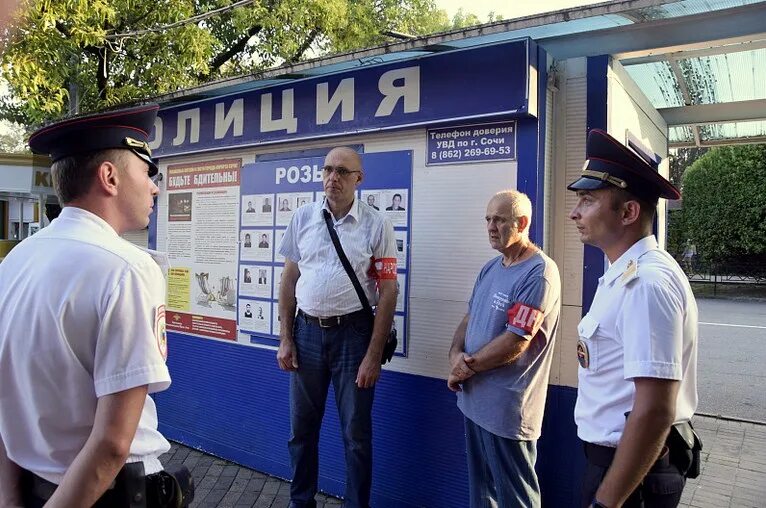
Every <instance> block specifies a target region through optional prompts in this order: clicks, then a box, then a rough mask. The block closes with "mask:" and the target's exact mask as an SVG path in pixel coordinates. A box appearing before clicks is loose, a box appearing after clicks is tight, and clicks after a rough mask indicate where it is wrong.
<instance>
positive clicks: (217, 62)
mask: <svg viewBox="0 0 766 508" xmlns="http://www.w3.org/2000/svg"><path fill="white" fill-rule="evenodd" d="M261 30H263V26H262V25H255V26H252V27H250V30H248V31H247V33H246V34H245V35H243V36H242V37H240V38H239V39H237V40H236V41H235V42H234V44H232V45H231V46H230V47H229V48H228V49H227V50H225V51H223V52H221V53H219V54H218V55H216V56H215V58H213V59H212V60H211V61H210V72H211V73H213V72H216V71H217V70H218V69H220V68H221V66H222V65H223V64H225V63H226V62H228V61H229V60H231V59H232V58H233V57H234V56H235V55H236V54H237V53H240V52H241V51H242V50H243V49H245V46H247V41H249V40H250V38H251V37H253V36H254V35H256V34H257V33H258V32H260V31H261ZM198 77H199V79H200V80H202V79H203V77H202V76H198Z"/></svg>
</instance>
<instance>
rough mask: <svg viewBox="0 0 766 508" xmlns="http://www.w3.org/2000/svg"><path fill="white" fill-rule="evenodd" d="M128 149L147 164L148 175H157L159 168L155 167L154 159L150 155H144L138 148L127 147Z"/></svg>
mask: <svg viewBox="0 0 766 508" xmlns="http://www.w3.org/2000/svg"><path fill="white" fill-rule="evenodd" d="M129 150H130V151H131V152H133V153H134V154H136V155H137V156H138V158H139V159H141V160H142V161H144V162H146V163H147V164H149V176H150V177H153V176H157V173H159V168H158V167H157V164H155V163H154V160H153V159H152V158H151V157H150V156H148V155H146V154H145V153H143V152H142V151H140V150H136V149H135V148H129Z"/></svg>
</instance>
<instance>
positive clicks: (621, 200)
mask: <svg viewBox="0 0 766 508" xmlns="http://www.w3.org/2000/svg"><path fill="white" fill-rule="evenodd" d="M611 190H612V210H617V209H619V208H620V207H621V206H622V205H624V204H625V203H627V202H628V201H636V202H638V205H639V207H640V208H641V211H640V212H639V214H640V219H639V220H641V223H642V225H643V227H644V228H649V229H651V228H652V225H653V223H654V215H655V214H656V213H657V200H656V199H655V200H654V201H653V202H651V201H647V200H646V199H643V198H639V197H636V196H634V195H633V194H631V193H630V192H628V191H626V190H625V189H619V188H617V187H614V188H612V189H611Z"/></svg>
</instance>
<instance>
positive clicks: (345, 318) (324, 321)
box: [298, 309, 372, 328]
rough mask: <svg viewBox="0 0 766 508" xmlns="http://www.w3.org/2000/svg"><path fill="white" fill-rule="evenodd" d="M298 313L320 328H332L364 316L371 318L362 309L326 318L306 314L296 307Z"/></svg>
mask: <svg viewBox="0 0 766 508" xmlns="http://www.w3.org/2000/svg"><path fill="white" fill-rule="evenodd" d="M298 315H299V316H301V317H303V318H304V319H305V320H306V321H310V322H312V323H314V324H317V325H319V327H320V328H334V327H336V326H340V325H342V324H343V323H347V322H349V321H356V320H358V319H361V318H366V319H371V318H372V316H370V314H369V313H368V312H367V311H366V310H364V309H359V310H357V311H355V312H351V313H349V314H343V315H342V316H332V317H326V318H320V317H316V316H312V315H311V314H306V313H305V312H303V311H302V310H301V309H298Z"/></svg>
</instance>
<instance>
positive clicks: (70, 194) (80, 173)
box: [51, 149, 125, 205]
mask: <svg viewBox="0 0 766 508" xmlns="http://www.w3.org/2000/svg"><path fill="white" fill-rule="evenodd" d="M124 153H125V150H121V149H111V150H99V151H98V152H90V153H85V154H79V155H70V156H69V157H64V158H63V159H59V160H57V161H56V162H54V163H53V165H51V175H52V176H53V188H54V189H55V190H56V195H57V196H58V198H59V202H60V203H61V204H62V205H65V204H67V203H71V202H72V201H75V200H76V199H80V198H81V197H83V196H85V195H86V194H87V193H88V191H89V190H90V187H91V185H93V180H94V177H95V175H96V170H97V169H98V167H99V166H100V165H101V164H102V163H104V162H106V161H110V162H113V163H117V164H120V165H122V160H123V159H122V157H123V155H124Z"/></svg>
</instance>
